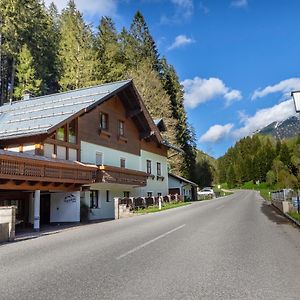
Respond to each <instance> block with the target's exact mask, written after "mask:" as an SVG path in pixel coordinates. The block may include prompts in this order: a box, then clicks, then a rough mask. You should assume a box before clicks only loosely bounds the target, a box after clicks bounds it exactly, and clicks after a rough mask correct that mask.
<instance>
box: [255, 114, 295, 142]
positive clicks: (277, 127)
mask: <svg viewBox="0 0 300 300" xmlns="http://www.w3.org/2000/svg"><path fill="white" fill-rule="evenodd" d="M254 134H262V135H271V136H273V137H274V138H276V139H279V140H283V139H288V138H291V137H294V136H296V135H298V134H300V120H299V117H298V116H292V117H289V118H287V119H286V120H284V121H281V122H273V123H271V124H269V125H268V126H266V127H264V128H262V129H260V130H257V131H256V132H254Z"/></svg>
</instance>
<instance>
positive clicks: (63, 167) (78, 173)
mask: <svg viewBox="0 0 300 300" xmlns="http://www.w3.org/2000/svg"><path fill="white" fill-rule="evenodd" d="M96 171H97V170H96V168H94V167H90V166H84V165H80V164H76V163H69V162H62V161H54V160H50V159H45V160H43V159H40V160H39V159H31V158H29V157H26V156H24V155H20V154H17V153H16V154H12V153H9V154H8V153H6V151H3V150H1V151H0V189H14V190H32V191H33V190H42V191H51V190H53V191H57V190H59V191H74V190H79V189H80V186H81V185H82V184H87V183H92V182H94V180H95V178H96Z"/></svg>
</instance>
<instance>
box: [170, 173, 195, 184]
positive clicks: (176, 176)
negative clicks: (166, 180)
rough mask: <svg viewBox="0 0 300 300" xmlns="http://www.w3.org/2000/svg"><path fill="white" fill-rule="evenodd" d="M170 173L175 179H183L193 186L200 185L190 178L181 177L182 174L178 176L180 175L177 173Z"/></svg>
mask: <svg viewBox="0 0 300 300" xmlns="http://www.w3.org/2000/svg"><path fill="white" fill-rule="evenodd" d="M168 175H169V176H171V177H173V178H175V179H177V180H179V181H183V182H185V183H188V184H191V185H193V186H198V184H197V183H195V182H193V181H190V180H188V179H186V178H184V177H181V176H178V175H175V174H172V173H168Z"/></svg>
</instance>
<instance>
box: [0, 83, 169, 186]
mask: <svg viewBox="0 0 300 300" xmlns="http://www.w3.org/2000/svg"><path fill="white" fill-rule="evenodd" d="M101 113H105V114H106V115H107V118H108V120H107V123H108V126H107V128H105V129H101V128H100V114H101ZM120 122H122V126H123V131H124V132H123V133H122V135H120V132H119V123H120ZM71 123H72V124H75V125H74V128H75V137H74V140H73V141H70V139H69V132H70V124H71ZM62 130H63V131H64V136H63V138H62V137H61V131H62ZM81 141H84V142H88V143H91V144H95V145H100V146H104V147H107V148H111V149H115V150H119V151H123V152H126V153H130V154H134V155H138V156H140V155H141V151H142V150H145V151H148V152H151V153H155V154H158V155H161V156H164V157H167V150H168V149H167V147H166V146H164V145H162V143H161V141H162V138H161V136H160V133H159V130H158V128H157V127H156V126H155V124H154V122H153V120H152V118H151V116H150V114H149V112H148V111H147V109H146V107H145V105H144V103H143V102H142V100H141V98H140V96H139V94H138V93H137V91H136V90H135V88H134V86H133V85H132V86H129V87H126V89H124V90H121V91H119V92H118V93H117V94H114V95H112V96H111V97H110V98H107V99H106V100H105V101H104V102H102V103H100V104H98V105H94V106H93V107H90V108H89V109H86V110H84V111H82V112H81V113H77V114H75V115H73V116H72V117H70V118H69V119H67V120H66V121H65V122H64V123H60V124H57V125H56V126H54V127H53V128H52V129H51V131H50V132H49V133H48V134H46V135H45V134H43V135H36V136H30V137H20V138H18V139H8V140H2V141H0V149H1V148H2V149H6V150H10V149H12V148H14V149H19V152H23V149H24V145H25V144H28V143H29V144H33V145H34V154H35V155H38V156H46V157H48V158H49V160H48V161H47V160H45V161H43V160H38V159H30V158H25V157H18V156H17V155H16V157H14V156H9V155H4V154H3V153H2V154H1V153H0V189H15V190H30V191H31V190H42V191H46V190H47V191H57V190H61V191H64V190H66V191H67V190H78V189H79V187H80V185H82V184H90V183H93V180H94V179H95V178H97V180H98V182H110V183H114V182H115V183H121V184H122V183H124V184H132V185H134V186H145V185H146V182H147V175H145V173H143V172H139V171H135V170H130V172H129V170H128V169H125V168H118V169H111V168H110V169H109V168H108V167H107V166H105V169H101V168H100V169H99V170H98V171H97V170H96V171H95V169H92V168H90V169H89V168H88V167H86V166H80V165H79V164H74V163H73V164H71V163H70V164H69V163H68V162H67V160H71V161H74V160H77V161H79V162H80V161H81ZM47 147H48V148H50V150H51V151H48V150H49V149H48V148H47ZM46 150H47V151H46ZM0 151H1V150H0ZM14 151H15V150H14ZM74 151H75V153H76V155H75V159H74ZM24 152H25V151H24ZM71 153H72V157H71V155H70V154H71ZM57 158H58V159H61V160H65V162H64V163H63V162H62V161H60V160H57ZM83 163H84V162H83ZM134 172H135V173H134Z"/></svg>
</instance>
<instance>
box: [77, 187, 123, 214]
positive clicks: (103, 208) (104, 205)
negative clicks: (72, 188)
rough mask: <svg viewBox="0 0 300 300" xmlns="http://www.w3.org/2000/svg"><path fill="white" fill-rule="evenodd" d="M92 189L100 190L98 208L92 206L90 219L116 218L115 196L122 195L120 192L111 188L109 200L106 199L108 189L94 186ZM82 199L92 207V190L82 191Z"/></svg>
mask: <svg viewBox="0 0 300 300" xmlns="http://www.w3.org/2000/svg"><path fill="white" fill-rule="evenodd" d="M91 189H93V190H98V206H99V207H98V208H91V209H90V212H89V220H101V219H114V218H115V201H114V198H115V197H120V193H116V191H112V190H109V202H107V201H106V189H98V188H96V187H95V186H92V187H91ZM81 201H83V202H84V203H85V204H86V205H87V206H88V207H90V192H89V191H87V192H81Z"/></svg>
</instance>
